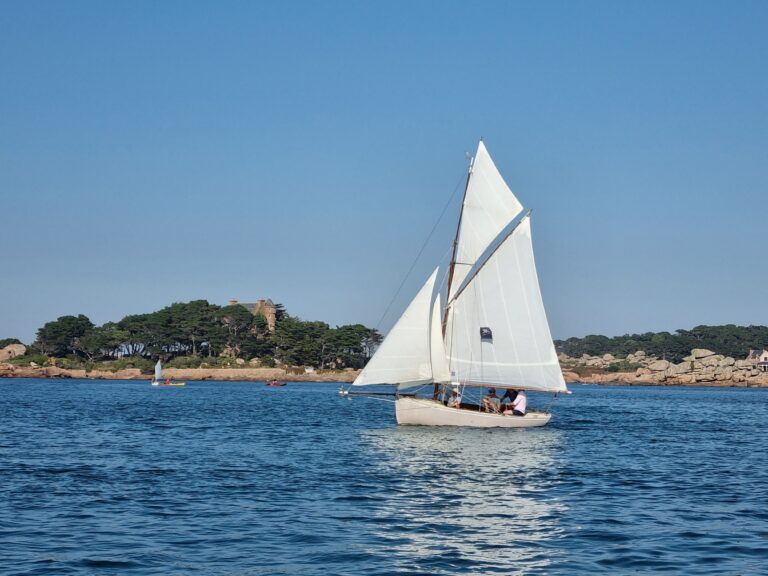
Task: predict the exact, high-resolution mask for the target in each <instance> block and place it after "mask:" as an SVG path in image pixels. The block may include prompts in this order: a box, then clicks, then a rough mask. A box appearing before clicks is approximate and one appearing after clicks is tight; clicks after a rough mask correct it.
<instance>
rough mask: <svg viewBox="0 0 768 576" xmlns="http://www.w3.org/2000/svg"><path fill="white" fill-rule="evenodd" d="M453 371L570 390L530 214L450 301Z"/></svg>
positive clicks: (466, 378)
mask: <svg viewBox="0 0 768 576" xmlns="http://www.w3.org/2000/svg"><path fill="white" fill-rule="evenodd" d="M449 308H450V316H449V323H448V327H447V332H446V339H447V345H446V349H447V351H448V358H449V363H450V369H451V375H452V377H453V378H454V379H455V380H458V381H460V382H463V383H475V384H485V385H498V386H504V387H514V388H520V389H527V390H542V391H548V392H566V391H567V389H566V386H565V381H564V380H563V375H562V372H561V370H560V364H559V362H558V359H557V354H556V352H555V346H554V344H553V342H552V336H551V334H550V331H549V324H548V323H547V317H546V313H545V311H544V304H543V302H542V299H541V291H540V290H539V281H538V277H537V275H536V263H535V262H534V258H533V245H532V243H531V221H530V216H525V217H524V218H523V219H522V220H521V221H520V223H519V224H518V225H517V227H515V228H514V230H513V231H512V232H511V234H509V236H507V238H505V239H504V240H503V241H501V243H500V244H499V246H498V247H497V248H496V250H495V251H494V252H493V253H492V254H491V255H490V256H489V257H488V258H487V260H485V261H484V262H482V263H480V264H479V266H478V267H477V268H476V270H474V271H473V276H472V277H470V278H469V279H467V281H466V282H465V285H464V286H457V287H456V291H455V296H454V299H453V301H451V302H449Z"/></svg>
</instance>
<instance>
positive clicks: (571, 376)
mask: <svg viewBox="0 0 768 576" xmlns="http://www.w3.org/2000/svg"><path fill="white" fill-rule="evenodd" d="M359 373H360V371H359V370H344V371H338V372H336V371H322V372H304V373H298V374H294V373H291V372H290V371H287V370H284V369H282V368H167V369H165V370H164V371H163V374H164V376H165V377H166V378H168V379H170V380H176V381H186V380H190V381H205V380H215V381H241V382H266V381H269V380H280V381H283V382H343V383H351V382H353V381H354V380H355V378H357V375H358V374H359ZM563 376H564V377H565V380H566V382H568V383H569V384H598V385H604V386H654V387H675V388H690V387H707V388H768V377H766V378H765V379H760V380H752V381H746V382H744V381H742V382H736V381H733V380H719V381H712V382H675V381H666V382H659V381H657V380H654V379H653V378H652V377H649V376H647V375H638V374H637V373H635V372H614V373H610V374H591V375H589V376H579V375H578V374H576V373H574V372H571V371H569V370H564V371H563ZM0 378H50V379H57V380H147V381H149V380H150V379H151V378H152V375H151V374H145V373H142V372H141V370H139V369H138V368H127V369H124V370H117V371H114V372H113V371H109V370H91V371H86V370H75V369H65V368H56V367H52V366H40V367H30V366H12V365H10V364H0Z"/></svg>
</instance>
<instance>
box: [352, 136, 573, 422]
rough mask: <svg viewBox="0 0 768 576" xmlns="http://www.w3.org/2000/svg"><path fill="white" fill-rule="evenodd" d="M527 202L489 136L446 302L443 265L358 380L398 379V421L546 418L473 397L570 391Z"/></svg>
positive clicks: (467, 198)
mask: <svg viewBox="0 0 768 576" xmlns="http://www.w3.org/2000/svg"><path fill="white" fill-rule="evenodd" d="M522 212H523V205H522V204H521V203H520V201H519V200H518V199H517V198H516V197H515V195H514V194H513V193H512V191H511V190H510V188H509V186H507V184H506V182H504V179H503V178H502V176H501V174H500V173H499V171H498V169H497V168H496V166H495V164H494V163H493V160H492V159H491V156H490V155H489V153H488V150H487V149H486V147H485V144H484V143H483V141H482V140H481V141H480V144H479V145H478V149H477V153H476V154H475V157H474V159H473V160H472V162H471V163H470V168H469V172H468V175H467V181H466V186H465V188H464V200H463V203H462V209H461V214H460V215H459V225H458V229H457V231H456V236H455V239H454V242H453V251H452V256H451V261H450V264H449V265H448V267H447V268H446V270H445V271H444V276H445V277H446V280H447V281H446V286H445V289H444V296H445V305H442V304H441V296H440V292H441V290H439V289H438V286H436V284H437V278H438V274H439V272H440V269H439V268H437V269H435V271H434V272H433V273H432V274H431V275H430V277H429V278H428V279H427V281H426V283H425V284H424V286H423V287H422V288H421V290H419V292H418V294H416V296H415V298H414V299H413V300H412V301H411V303H410V304H409V305H408V307H407V308H406V309H405V311H404V312H403V314H402V316H400V318H399V320H398V321H397V322H396V323H395V325H394V326H393V327H392V329H391V330H390V332H389V334H387V336H386V338H385V339H384V341H383V342H382V343H381V345H380V346H379V348H378V349H377V350H376V352H375V354H374V355H373V357H372V358H371V359H370V361H369V362H368V364H367V365H366V366H365V368H364V369H363V370H362V372H361V373H360V374H359V375H358V377H357V378H356V379H355V381H354V382H353V384H352V385H353V386H368V385H374V384H390V385H396V386H397V392H396V393H395V396H396V400H395V415H396V418H397V422H398V424H421V425H429V426H473V427H483V428H485V427H501V428H527V427H533V426H543V425H545V424H547V423H548V422H549V420H550V418H551V414H549V413H548V412H545V411H537V410H527V411H523V414H522V415H519V412H518V413H515V412H513V411H512V410H495V409H494V408H495V406H494V405H490V406H486V405H484V402H483V401H482V398H479V397H478V398H477V402H470V399H471V397H472V396H479V395H480V394H483V392H484V389H490V388H506V389H508V390H510V391H514V392H513V393H512V394H513V395H514V393H519V392H520V391H523V392H524V391H536V392H552V393H555V394H557V393H567V392H568V389H567V387H566V385H565V380H564V379H563V375H562V371H561V369H560V363H559V361H558V358H557V353H556V352H555V346H554V343H553V342H552V336H551V333H550V330H549V324H548V323H547V317H546V313H545V310H544V304H543V302H542V298H541V292H540V290H539V281H538V276H537V274H536V264H535V262H534V257H533V245H532V242H531V212H530V211H528V212H527V213H526V214H525V215H524V216H523V217H522V218H519V216H520V214H521V213H522ZM489 392H490V390H489ZM345 393H346V394H347V395H348V394H350V392H349V391H346V392H345ZM449 397H452V399H454V401H453V402H449V401H448V399H449ZM486 410H487V411H486Z"/></svg>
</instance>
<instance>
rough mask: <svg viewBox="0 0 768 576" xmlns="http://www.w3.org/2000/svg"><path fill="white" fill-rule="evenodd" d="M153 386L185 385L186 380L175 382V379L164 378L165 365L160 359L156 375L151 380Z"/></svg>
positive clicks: (156, 367)
mask: <svg viewBox="0 0 768 576" xmlns="http://www.w3.org/2000/svg"><path fill="white" fill-rule="evenodd" d="M150 384H152V386H184V385H185V384H186V382H174V381H173V380H168V379H165V380H163V365H162V364H161V363H160V360H158V361H157V364H155V375H154V376H153V377H152V380H150Z"/></svg>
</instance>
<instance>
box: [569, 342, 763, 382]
mask: <svg viewBox="0 0 768 576" xmlns="http://www.w3.org/2000/svg"><path fill="white" fill-rule="evenodd" d="M559 359H560V365H561V366H562V368H563V375H564V376H565V379H566V381H567V382H590V383H596V384H630V385H632V384H635V385H643V386H649V385H651V386H736V387H760V388H768V372H762V371H760V370H759V369H758V367H757V365H756V364H755V363H754V362H751V361H749V360H736V359H735V358H732V357H730V356H723V355H722V354H717V353H715V352H713V351H712V350H706V349H703V348H696V349H693V350H691V353H690V355H688V356H686V357H685V358H683V360H682V361H681V362H679V363H676V364H675V363H672V362H670V361H669V360H665V359H663V358H657V357H655V356H648V355H646V353H645V352H643V351H642V350H639V351H637V352H635V353H634V354H629V355H627V356H626V357H625V358H616V357H614V356H613V355H611V354H605V355H603V356H589V355H587V354H584V355H582V356H581V357H579V358H572V357H570V356H566V355H565V354H560V356H559Z"/></svg>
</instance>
